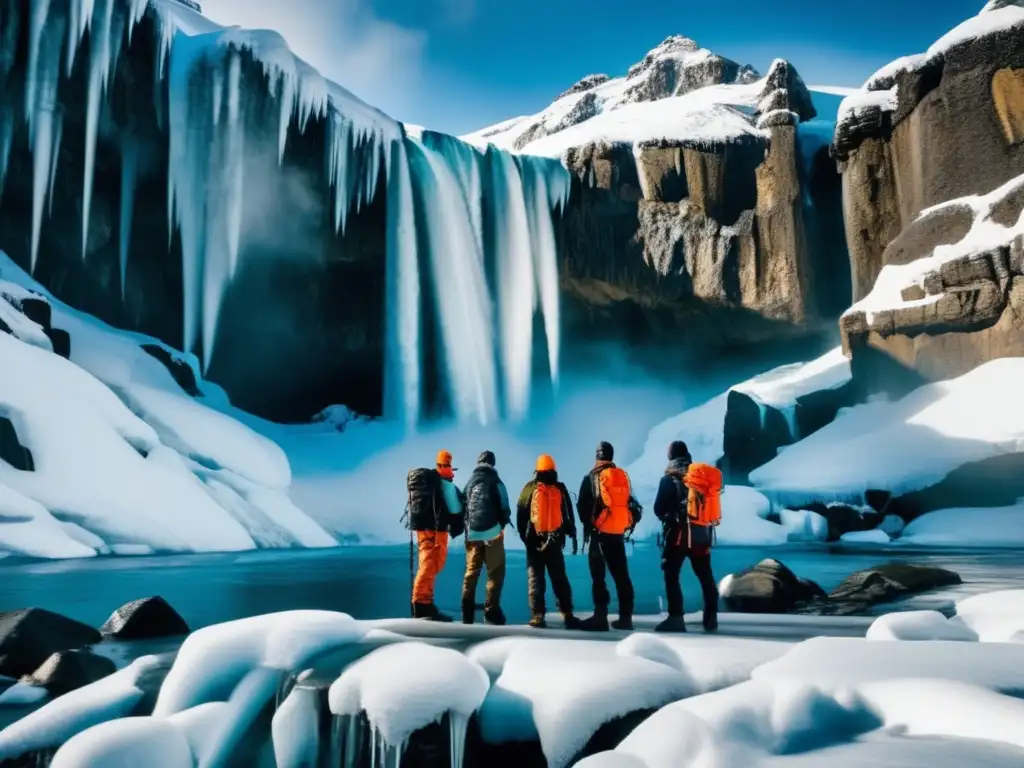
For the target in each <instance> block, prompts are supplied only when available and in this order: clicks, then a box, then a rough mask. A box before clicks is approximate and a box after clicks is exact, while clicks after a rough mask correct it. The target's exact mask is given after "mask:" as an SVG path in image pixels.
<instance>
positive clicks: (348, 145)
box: [0, 0, 570, 426]
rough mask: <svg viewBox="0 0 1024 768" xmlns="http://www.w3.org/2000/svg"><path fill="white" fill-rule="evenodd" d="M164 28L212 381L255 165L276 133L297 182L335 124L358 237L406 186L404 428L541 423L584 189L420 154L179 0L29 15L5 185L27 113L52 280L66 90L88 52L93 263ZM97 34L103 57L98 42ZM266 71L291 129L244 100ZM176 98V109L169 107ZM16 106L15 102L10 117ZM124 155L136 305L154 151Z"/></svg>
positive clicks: (332, 142) (560, 175)
mask: <svg viewBox="0 0 1024 768" xmlns="http://www.w3.org/2000/svg"><path fill="white" fill-rule="evenodd" d="M22 5H23V6H24V4H22ZM17 6H18V4H17V3H11V2H7V3H5V5H4V10H5V13H6V14H7V15H6V16H5V17H4V18H3V20H2V21H3V26H4V35H5V37H4V38H3V39H5V40H6V39H8V37H9V36H10V35H11V29H12V28H13V29H14V30H15V31H17V29H18V28H19V25H20V24H21V22H20V21H19V20H18V19H17V18H13V21H12V17H17V14H18V10H17ZM12 9H13V10H12ZM147 13H148V14H149V15H150V18H151V19H152V20H153V22H154V25H153V26H154V35H155V40H154V43H155V45H156V67H155V74H156V77H157V78H158V80H159V82H158V83H157V84H156V85H157V86H158V87H157V88H156V92H157V94H158V97H157V104H156V107H155V108H156V110H157V124H158V125H161V126H164V127H165V129H166V131H167V135H168V142H169V153H168V155H169V165H168V173H167V189H168V210H167V214H168V222H169V225H170V226H169V232H170V234H171V237H170V240H169V241H168V246H169V245H170V244H171V243H172V242H173V241H174V235H175V234H177V239H178V240H179V241H180V247H181V258H182V283H183V329H182V330H183V339H184V347H185V349H186V351H198V350H200V349H201V351H202V363H203V366H204V368H206V367H208V366H209V363H210V360H211V358H212V355H213V352H214V348H215V342H216V334H217V327H218V319H219V315H220V309H221V304H222V302H223V300H224V296H225V293H226V290H227V288H228V286H229V285H230V283H231V281H232V279H233V277H234V276H235V275H236V273H237V272H238V269H239V259H240V258H241V257H242V255H243V252H244V247H243V246H244V239H245V235H244V232H243V231H242V227H243V221H244V214H245V209H244V208H245V194H244V191H245V184H246V170H245V169H246V167H247V164H248V163H249V162H251V161H252V157H253V153H254V152H257V153H258V149H260V148H258V147H256V145H258V144H260V142H261V141H262V137H263V135H264V134H266V133H268V131H267V130H266V129H267V127H268V120H269V122H270V123H271V125H270V128H271V130H270V131H269V133H270V134H272V136H273V139H272V140H273V141H274V143H275V145H276V146H275V147H274V149H275V150H276V152H275V153H274V154H275V155H276V160H277V163H278V164H279V165H280V164H282V163H284V160H285V153H286V149H287V147H288V142H289V140H290V137H292V136H294V135H295V134H296V132H297V133H302V132H303V131H304V130H305V129H306V128H307V126H308V125H309V124H310V123H311V122H313V121H316V122H318V123H321V124H323V126H324V128H325V138H326V151H325V157H324V170H325V174H326V177H327V182H328V184H329V189H328V190H325V192H326V194H328V195H329V196H330V199H331V200H330V210H331V214H332V219H333V223H334V227H335V229H336V231H337V232H338V234H339V236H344V234H345V228H346V223H347V220H348V218H349V216H350V215H351V214H352V212H353V211H354V212H356V213H358V212H360V211H361V210H362V209H363V208H364V207H366V206H368V205H369V204H370V202H371V201H372V200H373V199H374V197H375V195H376V193H377V186H378V182H379V180H380V179H381V178H383V179H386V183H387V189H386V211H387V214H386V216H387V221H386V239H387V257H386V258H387V265H386V288H385V291H386V296H385V301H386V313H385V316H386V328H385V358H386V359H385V377H384V378H385V413H386V415H388V416H390V417H392V418H395V419H398V420H401V421H404V422H405V423H406V424H408V425H410V426H414V425H415V424H417V423H418V422H420V421H421V420H422V419H423V418H424V414H425V413H428V412H431V413H433V412H436V411H438V410H439V407H438V406H439V405H443V406H445V407H447V408H448V409H449V410H450V412H451V415H453V416H455V417H456V418H458V419H459V420H460V421H463V422H466V421H474V422H478V423H480V424H488V423H491V422H493V421H495V420H497V419H502V418H505V419H511V420H516V419H520V418H522V417H523V416H524V415H525V414H526V413H527V411H528V409H529V405H530V394H531V390H532V387H533V366H534V357H535V355H534V318H535V316H536V314H537V313H538V311H539V312H540V314H541V315H542V317H543V328H544V335H545V336H546V339H545V343H546V349H547V353H548V361H547V363H548V370H549V372H550V376H551V381H552V385H555V384H557V378H558V358H559V307H558V295H559V294H558V265H557V254H556V244H555V235H554V227H553V222H552V217H553V215H554V214H555V212H556V210H557V209H558V208H559V207H560V206H564V204H565V202H566V200H567V197H568V193H569V187H570V185H569V180H570V176H569V174H568V172H567V171H566V170H565V169H564V168H563V167H562V166H561V165H560V164H559V163H557V162H555V161H552V160H548V159H542V158H527V157H512V156H511V155H509V154H507V153H504V152H500V151H498V150H496V149H494V148H491V149H488V150H487V151H481V150H479V149H477V148H475V147H472V146H470V145H468V144H465V143H463V142H461V141H458V140H457V139H454V138H452V137H448V136H443V135H441V134H434V133H431V132H426V133H425V134H424V136H423V137H422V139H414V138H410V137H408V136H406V135H405V131H404V130H403V129H402V127H401V126H400V125H399V124H398V123H396V122H394V121H393V120H391V119H390V118H387V117H386V116H384V115H383V114H381V113H380V112H378V111H376V110H374V109H373V108H371V107H368V106H367V105H366V104H364V103H363V102H360V101H359V100H358V99H356V98H355V97H353V96H352V95H351V94H349V93H348V92H347V91H345V90H344V89H343V88H341V87H339V86H337V85H335V84H333V83H330V82H328V81H326V80H325V79H324V78H322V77H321V76H320V75H319V74H318V73H317V72H316V71H315V70H313V69H312V68H311V67H309V66H308V65H307V64H305V63H304V62H302V61H300V60H298V59H296V58H295V57H294V56H293V55H292V54H291V52H290V51H289V50H288V48H287V45H286V44H285V42H284V40H283V39H282V38H281V37H280V36H279V35H277V34H276V33H274V32H267V31H260V32H248V31H244V30H240V29H237V28H231V29H223V28H220V27H217V26H216V25H213V24H212V23H210V22H208V21H207V20H205V19H204V18H203V17H201V16H199V15H198V14H195V13H194V12H192V11H189V10H187V9H184V8H183V7H180V6H178V5H177V4H175V3H170V2H165V1H164V0H31V3H30V4H29V8H28V11H27V18H26V19H25V22H24V23H25V26H26V27H27V29H28V46H27V54H26V59H27V64H26V75H25V84H24V93H23V94H21V95H22V96H23V101H22V104H23V110H22V109H18V110H15V109H4V110H3V113H2V114H0V184H2V183H3V179H4V175H5V173H6V166H7V158H8V155H9V151H10V147H11V143H12V136H13V132H14V127H15V117H14V115H15V114H17V112H20V111H23V112H24V120H25V122H26V123H27V126H28V129H29V134H28V135H29V142H30V148H31V151H32V152H33V205H32V221H31V268H32V269H33V270H34V269H35V266H36V262H37V258H38V253H39V243H40V238H41V234H42V226H43V220H44V217H45V216H46V215H47V213H48V210H49V209H50V208H51V207H52V195H53V188H54V180H55V176H56V169H57V164H58V157H59V152H58V149H59V147H58V142H60V140H61V135H62V131H61V127H62V125H63V121H62V118H61V105H60V104H59V103H58V85H59V84H60V81H61V79H62V78H68V77H70V76H71V74H72V73H73V72H74V71H76V70H75V61H76V58H78V57H81V56H82V55H83V51H85V52H87V54H88V59H87V61H86V62H85V70H84V71H85V73H86V79H85V82H86V88H87V93H86V94H85V105H86V106H85V137H84V140H85V155H84V157H85V160H84V179H83V188H82V209H83V217H82V221H81V231H82V253H83V255H86V256H87V251H88V239H89V223H90V222H89V219H90V211H91V207H92V194H93V187H94V178H93V177H94V174H95V170H96V153H97V146H98V144H99V143H100V142H101V141H110V140H111V138H112V137H111V136H109V135H107V136H104V135H103V131H104V130H106V128H105V127H104V126H105V125H106V122H105V117H104V115H105V114H107V112H108V111H109V110H110V104H109V101H110V91H111V85H112V78H113V77H114V75H115V73H116V71H117V68H116V65H117V61H118V59H119V57H120V56H122V54H123V52H124V51H125V50H127V49H128V47H129V46H130V45H131V41H132V35H133V31H134V30H135V27H136V26H137V25H138V23H139V22H140V21H141V20H142V19H143V18H144V16H145V15H146V14H147ZM86 35H88V45H83V41H84V38H85V36H86ZM5 48H6V46H5ZM5 53H6V51H5ZM250 58H251V60H252V61H255V62H256V63H257V64H258V65H261V66H262V69H263V76H264V79H265V82H266V85H267V90H268V96H269V100H270V101H269V103H271V104H272V105H273V109H275V110H276V112H275V113H274V115H273V116H268V115H267V114H266V113H265V111H261V110H265V107H263V106H262V104H263V102H266V101H267V99H257V98H254V97H253V95H252V92H251V89H250V88H247V87H243V84H242V78H243V77H244V76H245V74H244V73H243V66H245V64H244V62H243V59H250ZM12 62H13V59H12V58H11V56H10V55H9V54H8V55H6V56H4V55H0V80H2V81H3V82H5V83H6V81H7V80H8V79H9V76H10V74H11V72H12V66H13V65H12ZM165 90H166V93H167V94H168V99H167V100H166V105H165V104H164V103H163V102H162V100H161V98H160V96H159V94H162V93H163V92H164V91H165ZM12 93H13V91H11V89H9V88H7V89H6V94H7V95H6V96H5V99H6V100H7V101H8V102H9V101H10V98H11V94H12ZM107 122H109V121H107ZM68 138H69V137H67V136H64V140H65V141H67V140H68ZM116 140H117V141H119V142H120V161H121V179H120V181H121V185H120V187H121V201H120V223H119V227H118V235H119V253H118V257H119V258H118V262H119V268H120V287H121V293H122V299H123V298H124V294H125V291H126V283H125V275H126V273H127V267H128V259H129V245H130V243H131V235H132V219H133V217H134V215H135V195H136V191H137V189H138V187H139V184H140V182H141V179H140V178H139V173H140V167H139V166H140V164H139V159H140V158H139V154H138V153H139V151H140V148H139V147H138V146H137V145H136V144H135V143H134V142H133V138H132V136H130V135H119V136H117V137H116ZM267 172H268V173H272V172H273V171H272V170H271V169H268V171H267ZM261 183H273V182H272V181H271V182H267V181H265V180H262V179H261ZM424 286H429V287H430V290H424V289H423V287H424ZM435 329H436V333H435V332H434V330H435ZM428 346H429V347H430V348H429V350H428ZM428 354H429V355H430V358H429V359H431V360H437V361H438V363H439V367H440V368H441V369H442V381H441V382H440V383H441V391H440V392H438V391H434V390H432V389H431V387H430V385H431V383H432V382H431V381H430V377H428V376H426V375H425V372H424V361H425V360H426V359H427V356H428ZM430 398H434V401H431V400H430Z"/></svg>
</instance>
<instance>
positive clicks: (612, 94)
mask: <svg viewBox="0 0 1024 768" xmlns="http://www.w3.org/2000/svg"><path fill="white" fill-rule="evenodd" d="M716 58H718V57H716V56H715V54H713V53H712V52H711V51H709V50H707V49H706V48H700V47H699V46H698V45H697V44H696V43H695V42H694V41H692V40H690V39H688V38H684V37H681V36H675V37H670V38H668V39H667V40H665V41H664V42H663V43H661V44H660V45H659V46H657V47H656V48H654V49H652V50H651V51H650V52H648V54H647V55H646V56H645V57H644V59H643V60H642V61H640V62H638V63H637V64H635V65H633V66H632V67H631V68H630V70H629V72H628V74H627V75H626V76H625V77H617V78H613V79H607V80H604V79H602V77H598V76H593V75H592V76H588V77H586V78H584V79H583V80H582V81H580V82H579V83H577V84H576V85H575V86H573V87H572V88H570V89H569V90H568V91H566V93H564V94H562V95H561V96H560V97H558V98H557V99H556V100H555V101H554V102H553V103H552V104H551V105H550V106H548V107H546V108H545V109H543V110H542V111H540V112H539V113H537V114H535V115H532V116H525V117H518V118H514V119H512V120H507V121H504V122H502V123H499V124H497V125H493V126H489V127H487V128H483V129H481V130H479V131H476V132H474V133H471V134H467V135H465V136H462V137H461V138H462V140H463V141H466V142H469V143H471V144H476V145H479V146H486V145H488V144H493V145H494V146H496V147H499V148H500V149H505V150H508V151H510V152H515V151H519V152H522V153H523V154H530V155H541V156H547V157H558V156H560V155H561V154H562V153H563V152H564V151H565V149H568V148H569V147H572V146H580V145H581V144H586V143H588V142H590V141H606V142H624V143H634V142H637V141H643V140H645V139H661V138H667V139H690V140H693V141H695V142H697V143H701V144H706V143H712V142H716V143H717V142H721V141H729V140H731V139H734V138H736V137H737V136H738V135H742V134H745V133H748V132H753V131H754V129H753V127H752V126H751V125H750V124H749V121H748V120H744V119H743V117H742V115H741V114H738V113H735V112H734V110H730V108H734V107H738V108H740V109H741V110H742V109H750V110H752V109H753V108H754V107H755V106H756V104H757V100H758V97H759V95H760V93H761V90H762V89H763V86H764V81H763V80H760V81H758V82H751V78H753V77H757V74H756V73H755V72H754V71H753V70H752V69H750V68H749V67H740V66H739V65H735V64H731V66H734V67H736V68H737V72H736V73H735V78H734V80H733V81H732V82H730V83H728V84H724V85H709V86H707V87H704V88H694V89H693V90H690V91H689V92H686V93H682V94H680V95H671V94H666V95H665V96H663V97H661V98H658V95H655V94H658V93H660V91H659V88H663V87H664V84H663V83H661V81H660V80H659V79H658V73H661V72H664V71H665V70H666V69H668V70H671V71H674V72H675V73H676V74H675V77H673V78H668V81H669V82H676V86H675V92H676V93H678V92H679V91H680V90H682V89H683V88H685V87H687V85H690V86H691V87H692V85H699V83H700V82H701V81H702V80H704V81H705V82H706V80H705V79H704V78H706V77H707V73H706V72H703V71H702V69H703V68H706V67H707V66H708V65H709V63H712V60H714V59H716ZM722 61H725V60H722ZM689 72H692V73H694V74H693V77H694V78H695V79H694V80H693V81H691V80H689V79H688V78H689V75H688V74H686V73H689ZM730 76H732V74H731V73H730ZM591 83H594V85H591ZM696 94H700V95H699V96H697V95H696ZM652 95H653V98H654V99H655V100H653V101H652V100H651V98H652ZM620 112H621V113H624V114H622V115H619V113H620ZM563 134H564V137H563V138H555V137H562V136H563ZM517 145H518V146H517Z"/></svg>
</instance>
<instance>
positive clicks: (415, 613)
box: [412, 603, 452, 622]
mask: <svg viewBox="0 0 1024 768" xmlns="http://www.w3.org/2000/svg"><path fill="white" fill-rule="evenodd" d="M412 617H413V618H414V619H424V620H426V621H440V622H450V621H451V620H452V617H451V616H449V615H448V614H446V613H441V612H440V611H439V610H437V606H436V605H434V604H433V603H413V605H412Z"/></svg>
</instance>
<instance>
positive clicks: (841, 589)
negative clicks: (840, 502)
mask: <svg viewBox="0 0 1024 768" xmlns="http://www.w3.org/2000/svg"><path fill="white" fill-rule="evenodd" d="M961 583H963V581H962V579H961V578H960V576H959V575H958V574H957V573H954V572H953V571H948V570H946V569H945V568H934V567H931V566H924V565H913V564H911V563H899V562H892V563H885V564H883V565H878V566H875V567H874V568H868V569H866V570H863V571H858V572H857V573H854V574H852V575H851V576H849V577H848V578H847V579H846V580H845V581H843V583H842V584H840V585H839V586H838V587H836V588H835V590H833V591H832V592H831V593H830V594H829V596H828V600H827V601H826V602H824V603H822V604H819V605H816V606H814V607H813V608H812V609H811V611H810V612H813V613H818V614H821V615H829V616H849V615H854V614H859V613H863V612H865V611H866V610H867V609H869V608H871V607H872V606H874V605H877V604H879V603H887V602H891V601H893V600H897V599H899V598H902V597H907V596H909V595H913V594H918V593H920V592H927V591H928V590H931V589H938V588H941V587H950V586H954V585H956V584H961Z"/></svg>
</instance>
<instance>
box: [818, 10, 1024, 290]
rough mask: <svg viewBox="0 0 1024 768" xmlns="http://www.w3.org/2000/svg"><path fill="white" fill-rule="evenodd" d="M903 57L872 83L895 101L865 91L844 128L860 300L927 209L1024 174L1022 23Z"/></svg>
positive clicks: (850, 237)
mask: <svg viewBox="0 0 1024 768" xmlns="http://www.w3.org/2000/svg"><path fill="white" fill-rule="evenodd" d="M993 11H998V9H997V8H992V9H987V11H986V12H993ZM901 62H902V63H901ZM901 62H895V63H894V64H896V65H899V66H890V67H888V68H886V70H885V71H884V72H883V73H882V75H884V76H876V77H875V78H872V80H870V81H869V83H868V85H867V87H868V88H869V89H873V92H874V94H875V95H879V94H881V92H882V91H890V89H892V91H893V94H892V103H890V104H888V105H885V104H884V99H875V100H872V99H871V98H870V96H865V95H864V94H858V96H857V97H855V98H856V99H857V100H858V102H864V101H868V102H871V103H870V104H868V105H867V106H864V107H862V108H858V109H846V108H845V105H844V114H845V115H846V119H841V120H840V121H839V123H838V124H837V128H836V135H835V140H834V152H835V155H836V157H837V158H838V159H839V161H840V166H841V169H842V171H843V188H844V205H845V210H846V233H847V241H848V245H849V250H850V259H851V262H852V265H853V275H854V299H855V300H857V299H860V298H863V297H864V296H865V295H867V293H868V292H869V291H870V290H871V288H872V287H873V285H874V281H875V279H876V278H877V277H878V273H879V272H880V271H881V268H882V267H883V266H884V265H885V264H887V263H892V262H889V261H887V258H888V257H889V256H892V255H896V254H894V253H887V248H888V247H889V244H890V243H891V242H893V240H895V239H896V238H897V236H899V234H900V233H901V232H903V231H904V230H905V229H907V228H908V227H910V226H911V225H912V224H913V223H914V221H915V219H916V218H917V217H918V216H919V215H920V214H921V212H922V211H924V210H926V209H928V208H931V207H932V206H935V205H938V204H940V203H944V202H946V201H949V200H953V199H956V198H959V197H965V196H968V195H974V194H985V193H987V192H989V191H991V190H993V189H995V188H997V187H999V186H1000V185H1001V184H1003V183H1005V182H1007V181H1009V180H1010V179H1012V178H1014V177H1016V176H1018V175H1020V174H1022V173H1024V143H1022V139H1024V23H1017V24H1014V25H1010V26H1004V27H1002V28H998V29H996V30H994V31H992V32H990V33H988V34H985V35H983V36H981V37H975V38H969V37H968V38H966V39H963V40H960V41H959V42H956V43H955V44H953V45H950V46H946V47H937V48H935V49H933V50H930V51H929V52H928V53H927V54H925V55H923V56H919V57H908V59H906V60H901ZM851 106H852V105H851ZM897 263H898V262H897Z"/></svg>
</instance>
